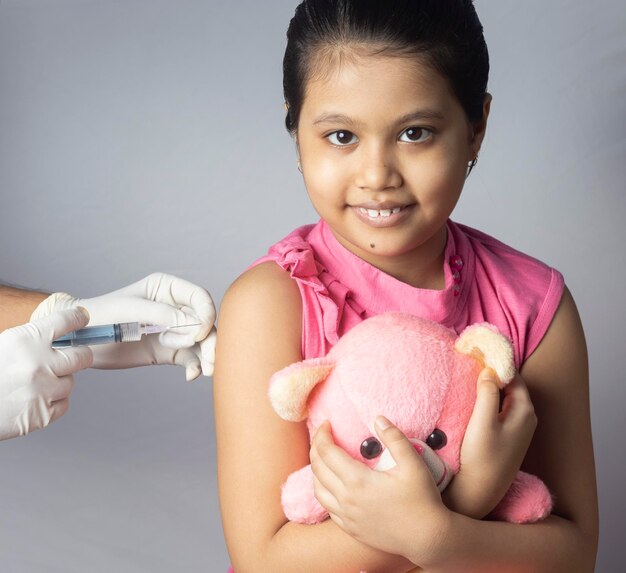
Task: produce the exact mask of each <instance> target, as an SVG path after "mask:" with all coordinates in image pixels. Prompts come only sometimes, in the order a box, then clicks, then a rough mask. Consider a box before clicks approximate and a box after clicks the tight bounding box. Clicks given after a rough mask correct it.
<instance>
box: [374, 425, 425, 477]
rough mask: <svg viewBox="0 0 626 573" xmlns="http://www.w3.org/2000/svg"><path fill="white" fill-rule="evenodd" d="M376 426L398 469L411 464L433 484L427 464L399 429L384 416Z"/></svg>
mask: <svg viewBox="0 0 626 573" xmlns="http://www.w3.org/2000/svg"><path fill="white" fill-rule="evenodd" d="M374 425H375V427H376V433H377V434H378V437H379V438H380V441H381V442H382V443H383V445H384V446H385V447H386V448H387V450H388V451H389V453H390V454H391V457H392V458H393V459H394V461H395V462H396V466H397V467H402V466H403V465H408V464H411V465H413V466H414V467H416V468H418V471H419V472H421V473H423V475H424V476H427V477H428V479H429V481H431V482H432V476H431V474H430V472H429V471H428V468H427V467H426V463H425V462H424V461H423V460H422V459H421V456H420V455H419V454H418V453H417V451H416V450H415V447H414V446H413V444H412V443H411V442H410V441H409V439H408V438H407V437H406V436H405V435H404V434H403V433H402V431H400V429H399V428H397V427H396V426H394V425H393V424H392V423H391V422H390V421H389V420H388V419H387V418H385V417H384V416H378V417H377V418H376V421H375V423H374Z"/></svg>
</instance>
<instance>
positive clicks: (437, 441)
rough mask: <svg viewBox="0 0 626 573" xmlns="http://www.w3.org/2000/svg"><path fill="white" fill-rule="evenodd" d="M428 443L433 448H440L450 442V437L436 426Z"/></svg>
mask: <svg viewBox="0 0 626 573" xmlns="http://www.w3.org/2000/svg"><path fill="white" fill-rule="evenodd" d="M426 443H427V444H428V446H429V447H430V448H431V449H433V450H440V449H441V448H443V447H444V446H445V445H446V444H447V443H448V438H447V437H446V435H445V434H444V433H443V432H442V431H441V430H440V429H438V428H435V430H434V431H433V433H432V434H431V435H430V436H428V439H427V440H426Z"/></svg>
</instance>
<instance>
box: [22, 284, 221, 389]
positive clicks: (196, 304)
mask: <svg viewBox="0 0 626 573" xmlns="http://www.w3.org/2000/svg"><path fill="white" fill-rule="evenodd" d="M77 306H82V307H84V308H85V309H87V311H88V312H89V316H90V320H89V325H90V326H96V325H100V324H113V323H117V322H141V323H144V324H158V325H162V326H177V325H183V324H196V323H200V326H194V327H190V328H176V329H174V330H171V331H168V332H162V333H161V334H158V335H157V334H150V335H147V336H142V338H141V340H140V341H139V342H125V343H121V344H105V345H94V346H92V347H91V349H92V351H93V356H94V360H93V366H94V368H132V367H134V366H147V365H149V364H176V365H178V366H182V367H183V368H185V376H186V378H187V380H194V379H195V378H197V377H198V376H200V374H201V373H203V374H204V375H205V376H211V375H212V374H213V363H214V361H215V338H216V332H215V328H214V327H213V323H214V321H215V305H214V304H213V300H212V299H211V296H210V295H209V293H208V292H207V291H206V290H205V289H203V288H202V287H199V286H197V285H195V284H193V283H190V282H188V281H186V280H184V279H180V278H178V277H175V276H172V275H167V274H164V273H154V274H151V275H150V276H147V277H146V278H144V279H142V280H140V281H138V282H136V283H133V284H131V285H129V286H127V287H124V288H121V289H119V290H116V291H114V292H111V293H108V294H104V295H102V296H97V297H94V298H84V299H80V298H74V297H72V296H70V295H68V294H65V293H55V294H53V295H51V296H50V297H48V299H46V300H45V301H43V302H42V303H41V304H40V305H39V306H38V307H37V309H36V310H35V312H34V313H33V317H37V316H40V315H42V314H43V315H45V314H47V313H48V312H51V311H52V310H59V309H61V308H74V307H77ZM31 318H32V317H31Z"/></svg>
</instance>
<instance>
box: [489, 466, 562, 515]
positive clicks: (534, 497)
mask: <svg viewBox="0 0 626 573" xmlns="http://www.w3.org/2000/svg"><path fill="white" fill-rule="evenodd" d="M552 503H553V502H552V496H551V495H550V492H549V491H548V488H547V487H546V485H545V484H544V483H543V482H542V481H541V480H540V479H539V478H538V477H537V476H534V475H531V474H527V473H526V472H517V476H516V477H515V480H514V481H513V483H512V484H511V487H510V488H509V490H508V491H507V492H506V495H505V496H504V498H503V499H502V501H501V502H500V503H499V504H498V506H497V507H496V508H495V509H494V510H493V511H492V512H491V514H490V517H491V518H493V519H496V520H499V521H509V522H511V523H533V522H535V521H540V520H541V519H545V518H546V517H548V515H550V512H551V511H552Z"/></svg>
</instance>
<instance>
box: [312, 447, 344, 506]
mask: <svg viewBox="0 0 626 573" xmlns="http://www.w3.org/2000/svg"><path fill="white" fill-rule="evenodd" d="M309 457H310V459H311V471H312V472H313V478H314V479H315V480H318V481H319V482H320V483H321V484H322V485H323V486H324V487H325V488H326V489H328V490H330V491H331V492H333V494H334V495H338V494H339V493H340V492H341V491H342V489H341V488H343V487H344V485H343V482H342V481H341V479H340V478H339V477H338V476H337V475H336V474H335V472H333V471H332V470H331V469H330V468H329V467H328V466H327V465H326V462H325V461H324V459H323V458H322V457H321V456H320V455H319V453H318V451H317V446H316V444H315V441H314V442H313V444H311V451H310V454H309Z"/></svg>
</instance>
